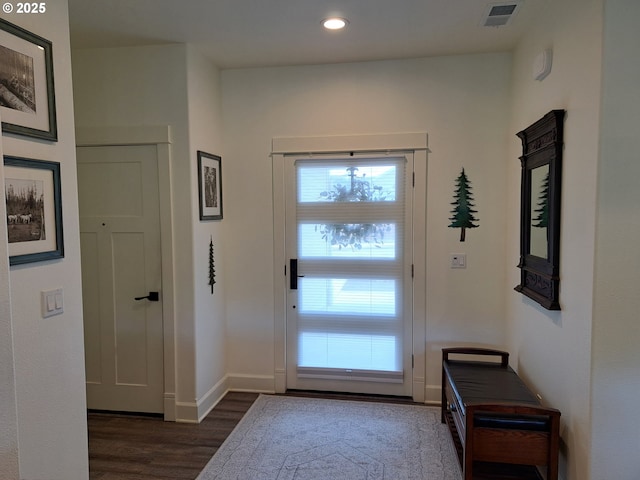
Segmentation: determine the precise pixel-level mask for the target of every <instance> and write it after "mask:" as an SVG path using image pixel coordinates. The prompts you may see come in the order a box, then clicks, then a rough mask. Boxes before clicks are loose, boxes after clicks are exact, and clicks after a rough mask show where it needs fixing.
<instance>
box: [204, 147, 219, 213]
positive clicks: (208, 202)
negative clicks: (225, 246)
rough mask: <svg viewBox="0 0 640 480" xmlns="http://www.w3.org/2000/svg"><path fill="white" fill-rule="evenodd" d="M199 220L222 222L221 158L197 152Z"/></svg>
mask: <svg viewBox="0 0 640 480" xmlns="http://www.w3.org/2000/svg"><path fill="white" fill-rule="evenodd" d="M198 193H199V196H200V220H222V158H220V157H219V156H218V155H212V154H210V153H206V152H201V151H198Z"/></svg>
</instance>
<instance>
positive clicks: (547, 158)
mask: <svg viewBox="0 0 640 480" xmlns="http://www.w3.org/2000/svg"><path fill="white" fill-rule="evenodd" d="M564 115H565V111H564V110H552V111H551V112H549V113H548V114H546V115H545V116H544V117H542V118H541V119H540V120H538V121H537V122H535V123H534V124H532V125H531V126H529V127H528V128H526V129H524V130H522V131H521V132H518V133H517V136H518V137H519V138H520V140H521V141H522V156H521V157H520V162H521V163H522V180H521V204H520V263H519V264H518V267H519V268H520V284H519V285H518V286H516V287H515V290H516V291H518V292H520V293H522V294H523V295H526V296H527V297H529V298H531V299H533V300H535V301H536V302H538V303H539V304H540V305H542V306H543V307H544V308H546V309H548V310H560V298H559V293H560V272H559V270H560V190H561V186H562V149H563V123H564ZM539 168H543V170H538V171H537V172H536V174H535V175H534V170H536V169H539ZM547 169H548V171H547ZM547 173H548V177H547ZM540 174H543V177H542V178H543V179H542V181H540ZM534 177H535V180H534ZM532 180H534V182H537V184H536V185H535V186H534V187H533V188H532ZM534 216H535V218H534ZM545 234H546V235H545ZM532 237H535V241H534V242H532ZM545 237H546V238H545ZM545 240H546V245H545ZM545 247H546V248H545ZM545 251H546V256H545V253H544V252H545Z"/></svg>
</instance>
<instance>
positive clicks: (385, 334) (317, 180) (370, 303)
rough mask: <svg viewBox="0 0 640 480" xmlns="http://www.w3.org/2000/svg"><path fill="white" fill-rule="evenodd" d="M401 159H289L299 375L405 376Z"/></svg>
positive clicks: (371, 378) (402, 161)
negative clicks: (293, 192)
mask: <svg viewBox="0 0 640 480" xmlns="http://www.w3.org/2000/svg"><path fill="white" fill-rule="evenodd" d="M405 162H406V159H405V158H404V157H401V158H383V159H369V160H367V159H357V160H356V159H344V160H340V161H335V160H333V161H323V160H315V159H314V160H299V161H297V162H296V163H295V165H296V179H297V191H296V199H297V202H296V234H297V258H298V259H299V264H298V273H299V275H300V276H301V278H299V280H298V291H297V309H296V315H297V340H298V341H297V344H296V350H297V366H298V369H299V370H298V372H299V374H300V375H301V376H304V377H309V376H313V375H314V372H315V374H317V375H319V376H322V377H323V378H327V377H330V376H331V375H335V376H340V375H344V372H345V371H348V372H350V373H351V372H356V371H358V372H366V373H361V376H363V377H366V378H367V379H368V380H369V381H375V380H376V378H378V379H379V381H389V376H388V374H389V372H393V374H394V375H399V376H398V377H396V378H399V379H400V380H399V381H401V379H402V371H403V337H404V325H405V324H404V315H403V308H402V305H403V298H404V293H403V292H404V258H405V257H404V251H403V243H404V238H405V237H404V230H405V225H404V219H405V210H404V208H405V206H404V198H405V190H404V186H405V185H404V182H405ZM376 372H378V374H376ZM376 375H377V377H376Z"/></svg>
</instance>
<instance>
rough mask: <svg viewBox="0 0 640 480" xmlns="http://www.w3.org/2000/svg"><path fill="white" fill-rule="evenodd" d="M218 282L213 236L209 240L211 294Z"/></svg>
mask: <svg viewBox="0 0 640 480" xmlns="http://www.w3.org/2000/svg"><path fill="white" fill-rule="evenodd" d="M215 283H216V268H215V264H214V260H213V237H211V241H210V242H209V285H211V295H213V286H214V285H215Z"/></svg>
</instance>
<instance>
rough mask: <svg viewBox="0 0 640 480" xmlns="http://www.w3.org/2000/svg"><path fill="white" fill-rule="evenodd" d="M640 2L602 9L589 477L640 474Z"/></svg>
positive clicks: (628, 478)
mask: <svg viewBox="0 0 640 480" xmlns="http://www.w3.org/2000/svg"><path fill="white" fill-rule="evenodd" d="M639 18H640V3H638V2H637V1H635V0H620V1H609V2H605V15H604V65H603V66H604V75H603V97H602V117H601V118H602V129H601V136H600V142H601V144H600V168H599V170H598V210H597V211H598V215H597V224H596V228H597V236H596V266H595V268H596V281H595V285H594V322H593V354H592V365H593V376H592V385H591V392H592V412H593V413H592V439H593V440H592V444H591V449H590V452H589V453H590V466H591V478H592V479H593V480H599V479H601V478H615V479H620V480H635V479H637V478H638V476H639V475H640V456H638V452H639V451H640V433H639V432H640V418H639V416H638V414H637V403H636V401H635V400H636V399H637V396H638V392H640V369H639V368H638V366H639V365H640V349H639V348H638V339H640V322H638V312H639V311H640V296H639V295H638V292H637V286H638V284H639V283H640V256H639V255H638V253H637V252H636V251H635V248H637V246H638V245H639V244H640V209H639V208H638V205H640V189H639V188H638V178H640V161H639V160H640V155H639V153H638V134H639V133H640V62H637V61H633V60H630V59H636V58H637V46H638V45H640V30H639V29H638V26H637V20H638V19H639Z"/></svg>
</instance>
